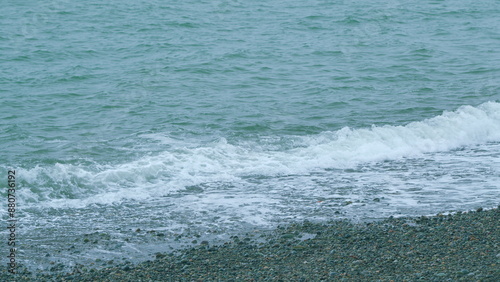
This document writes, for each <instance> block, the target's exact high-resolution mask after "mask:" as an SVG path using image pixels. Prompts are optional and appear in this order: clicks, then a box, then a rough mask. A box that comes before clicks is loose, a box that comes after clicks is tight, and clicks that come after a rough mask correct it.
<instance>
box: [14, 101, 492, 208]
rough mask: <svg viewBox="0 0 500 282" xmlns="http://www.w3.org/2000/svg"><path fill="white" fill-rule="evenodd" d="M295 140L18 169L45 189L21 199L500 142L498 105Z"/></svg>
mask: <svg viewBox="0 0 500 282" xmlns="http://www.w3.org/2000/svg"><path fill="white" fill-rule="evenodd" d="M293 138H294V139H295V140H296V139H297V137H296V136H295V137H293ZM298 139H299V140H300V142H299V143H300V144H297V146H296V147H294V148H293V149H286V150H281V151H280V150H268V149H265V147H264V146H263V145H262V144H259V143H258V142H256V143H254V144H245V145H238V144H229V143H228V142H227V141H226V140H225V139H224V138H221V139H220V140H219V141H218V142H214V143H211V144H205V145H201V146H198V147H189V148H188V147H180V146H179V147H174V148H172V149H169V150H168V151H164V152H162V153H160V154H158V155H155V156H146V157H143V158H141V159H138V160H136V161H133V162H129V163H124V164H119V165H114V166H109V165H107V166H99V165H96V166H95V167H92V168H90V167H79V166H75V165H68V164H64V165H63V164H56V165H53V166H48V167H40V166H39V167H36V168H33V169H27V170H24V171H22V169H21V173H22V174H23V175H25V176H26V178H25V179H26V181H27V182H28V186H29V185H34V186H37V187H40V185H42V186H43V185H44V184H45V185H46V187H44V188H43V189H40V190H37V191H35V190H29V191H27V192H26V195H24V196H25V197H26V198H29V199H31V201H32V202H40V201H46V200H51V202H52V203H54V204H55V203H57V204H56V206H60V205H78V206H80V205H83V206H86V205H88V204H92V203H102V204H109V203H114V202H120V201H122V200H124V199H129V198H130V199H133V198H134V197H136V196H137V195H138V193H137V192H140V195H141V198H148V197H158V196H161V195H167V194H169V193H172V192H175V191H179V190H182V189H185V187H188V186H192V185H199V184H202V183H214V182H229V183H233V182H239V181H244V180H242V179H243V178H248V177H252V176H255V175H259V176H270V177H272V176H277V175H294V174H307V173H310V172H312V171H314V170H317V169H327V168H348V167H352V166H356V165H358V164H360V163H366V162H377V161H382V160H391V159H399V158H403V157H418V156H421V155H422V154H425V153H432V152H438V151H449V150H453V149H457V148H460V147H463V146H470V145H475V144H484V143H487V142H498V141H500V104H499V103H496V102H487V103H484V104H481V105H479V106H477V107H473V106H462V107H460V108H459V109H457V110H456V111H452V112H444V113H443V114H442V115H439V116H436V117H434V118H430V119H426V120H423V121H418V122H412V123H409V124H407V125H404V126H372V127H371V128H362V129H351V128H348V127H345V128H343V129H341V130H338V131H334V132H323V133H321V134H318V135H314V136H303V137H298ZM64 186H66V187H64ZM65 189H66V190H65ZM67 189H69V191H68V190H67ZM56 190H62V191H66V192H64V193H58V192H57V191H56ZM68 198H74V199H73V200H70V199H68Z"/></svg>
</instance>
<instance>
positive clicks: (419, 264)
mask: <svg viewBox="0 0 500 282" xmlns="http://www.w3.org/2000/svg"><path fill="white" fill-rule="evenodd" d="M499 225H500V210H499V208H498V207H497V208H493V209H488V210H486V209H484V210H483V209H482V208H479V209H477V210H476V211H469V212H456V213H450V214H438V215H435V216H430V217H429V216H420V217H398V218H388V219H385V220H381V221H376V222H364V223H352V222H349V221H345V220H342V221H330V222H327V223H311V222H308V221H304V222H302V223H296V224H290V225H288V226H284V227H278V228H277V229H276V230H274V231H272V232H268V233H265V234H263V235H262V237H261V238H260V239H258V240H255V239H251V238H250V237H252V236H248V237H244V236H241V237H239V236H232V238H231V240H230V241H227V242H225V243H224V244H222V245H218V246H211V245H209V244H208V242H206V241H203V242H200V244H199V245H197V246H196V247H193V248H189V249H184V250H180V251H177V252H176V253H175V254H174V253H169V254H159V253H158V254H157V255H156V259H155V260H153V261H146V262H142V263H139V264H136V265H133V264H115V265H111V266H110V267H107V268H102V269H92V268H87V267H85V266H80V265H79V266H78V267H77V268H75V269H74V271H73V272H72V273H61V272H58V273H53V274H40V273H38V274H31V273H29V272H24V273H23V272H18V274H15V275H12V274H9V273H7V270H6V268H5V267H4V269H3V270H2V272H1V273H0V280H2V281H9V280H15V281H120V280H121V281H263V280H269V281H271V280H283V281H318V280H325V281H326V280H328V281H343V280H345V281H354V280H356V281H370V280H380V281H390V280H394V281H404V280H419V279H421V280H425V281H446V280H450V281H500V242H499V241H500V228H499V227H500V226H499ZM252 238H253V237H252ZM18 271H19V269H18Z"/></svg>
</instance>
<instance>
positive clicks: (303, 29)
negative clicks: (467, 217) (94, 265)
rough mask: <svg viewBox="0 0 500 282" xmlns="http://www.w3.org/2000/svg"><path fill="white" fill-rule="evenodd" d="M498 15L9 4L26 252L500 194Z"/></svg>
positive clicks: (367, 8) (11, 135)
mask: <svg viewBox="0 0 500 282" xmlns="http://www.w3.org/2000/svg"><path fill="white" fill-rule="evenodd" d="M499 13H500V3H499V2H498V1H465V0H462V1H418V2H415V1H403V0H401V1H292V0H287V1H276V0H271V1H237V0H235V1H222V0H221V1H133V0H129V1H106V2H105V3H103V2H102V1H90V0H85V1H78V2H77V1H70V0H53V1H44V2H42V1H22V3H19V1H7V2H6V3H4V4H2V6H1V7H0V26H1V27H2V28H1V31H2V32H1V33H0V101H1V107H2V109H1V111H0V117H1V119H0V144H1V145H2V154H0V167H1V168H2V169H1V171H4V172H5V175H7V173H6V171H7V170H8V169H12V168H14V169H16V171H17V172H18V175H19V176H18V184H19V187H20V188H19V190H18V204H19V209H18V213H17V215H18V217H19V219H20V224H21V227H20V228H19V231H18V232H20V236H21V237H22V238H23V241H22V246H21V247H20V248H19V249H20V252H21V254H20V255H21V259H20V260H21V261H23V262H24V263H25V264H27V265H29V266H31V267H34V268H41V269H43V268H46V267H47V265H48V264H47V263H49V262H50V261H53V262H64V263H66V264H69V265H72V264H73V265H74V264H75V263H81V262H90V261H94V260H95V259H96V258H101V259H109V258H115V257H127V258H128V259H130V260H141V259H146V258H151V254H152V253H153V252H155V251H158V250H162V251H169V250H171V249H172V248H177V247H183V246H188V245H189V242H191V241H192V240H193V238H196V239H197V240H198V241H200V240H202V239H207V240H209V241H214V242H215V241H217V240H220V239H224V238H227V237H228V236H230V235H231V234H234V233H238V232H244V231H247V230H254V229H267V228H271V227H273V226H276V225H277V224H281V223H287V222H293V221H300V220H303V219H309V220H318V221H324V220H328V219H336V218H348V219H353V220H370V219H377V218H383V217H387V216H391V215H392V216H403V215H420V214H431V213H437V212H443V211H453V210H467V209H473V208H477V207H493V206H496V205H497V204H498V198H499V197H500V191H499V187H500V161H499V156H500V79H499V77H500V67H499V66H500V51H499V50H500V48H499V46H500V17H499ZM5 177H6V176H5ZM2 195H3V196H4V197H6V193H5V192H2ZM4 218H6V215H5V216H4ZM137 228H140V229H142V230H146V231H147V230H149V231H151V230H155V232H162V234H163V235H164V236H149V235H145V234H148V233H144V234H142V233H140V232H135V230H137ZM96 232H97V233H96ZM92 234H94V235H92ZM95 234H100V235H95ZM103 234H104V235H103ZM141 234H142V235H141ZM150 234H151V233H150ZM6 236H7V235H6ZM82 236H97V237H99V236H104V237H103V238H105V239H99V240H97V242H96V243H94V244H87V243H85V242H83V241H82V240H81V238H82ZM179 236H180V237H179ZM181 237H182V238H181ZM99 238H101V237H99ZM126 238H132V239H128V240H125V239H126ZM179 238H181V239H179ZM200 238H201V239H200ZM69 245H72V246H74V248H69V247H68V246H69ZM46 254H50V255H49V256H46Z"/></svg>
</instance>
